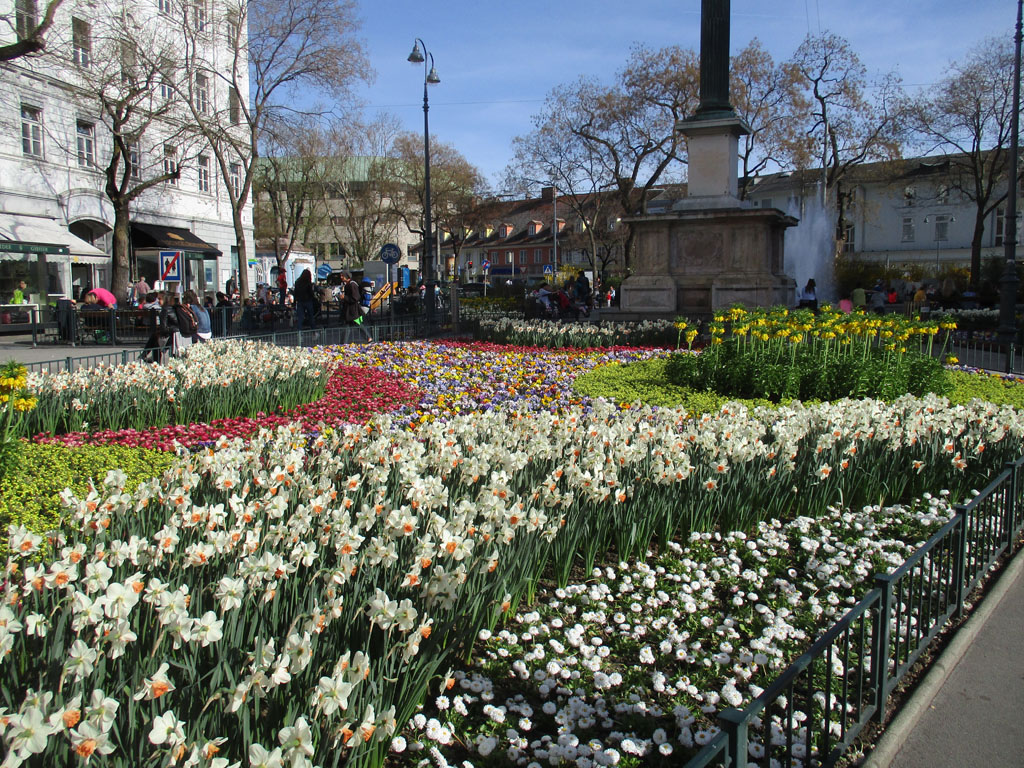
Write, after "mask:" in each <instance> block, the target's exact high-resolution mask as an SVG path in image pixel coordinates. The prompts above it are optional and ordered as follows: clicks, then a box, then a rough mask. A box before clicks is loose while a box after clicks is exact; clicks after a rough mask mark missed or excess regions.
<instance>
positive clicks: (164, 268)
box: [160, 251, 182, 283]
mask: <svg viewBox="0 0 1024 768" xmlns="http://www.w3.org/2000/svg"><path fill="white" fill-rule="evenodd" d="M181 261H182V259H181V251H160V279H161V280H163V281H165V282H171V283H180V282H181Z"/></svg>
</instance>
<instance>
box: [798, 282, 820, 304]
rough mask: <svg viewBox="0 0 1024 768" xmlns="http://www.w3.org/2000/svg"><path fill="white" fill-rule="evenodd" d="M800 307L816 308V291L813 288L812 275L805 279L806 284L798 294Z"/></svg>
mask: <svg viewBox="0 0 1024 768" xmlns="http://www.w3.org/2000/svg"><path fill="white" fill-rule="evenodd" d="M800 308H801V309H814V310H816V309H817V308H818V293H817V291H816V289H815V285H814V278H813V277H812V278H811V279H810V280H808V281H807V285H805V286H804V290H803V292H802V293H801V294H800Z"/></svg>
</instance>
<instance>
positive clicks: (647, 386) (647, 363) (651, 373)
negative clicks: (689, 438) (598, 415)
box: [573, 355, 771, 413]
mask: <svg viewBox="0 0 1024 768" xmlns="http://www.w3.org/2000/svg"><path fill="white" fill-rule="evenodd" d="M677 357H683V356H682V355H674V356H673V357H672V358H670V359H671V360H672V361H675V360H676V358H677ZM670 359H669V358H656V359H654V360H643V361H640V362H636V363H628V364H622V363H613V364H611V365H602V366H600V367H599V368H595V369H594V370H592V371H590V372H588V373H586V374H584V375H583V376H580V377H579V378H577V379H576V381H575V382H573V390H574V391H575V392H576V393H577V394H579V395H583V396H585V397H603V398H605V399H606V400H610V401H611V402H615V403H635V402H643V403H647V404H649V405H658V406H662V407H669V408H674V407H676V406H682V407H684V408H686V410H687V411H689V412H690V413H712V412H715V411H718V410H719V409H720V408H721V407H722V405H723V404H724V403H727V402H729V401H730V400H736V399H737V398H734V397H726V396H725V395H719V394H716V393H714V392H698V391H694V390H692V389H689V388H687V387H681V386H678V385H676V384H673V383H672V382H671V381H669V378H668V375H667V373H666V368H667V366H668V365H669V361H670ZM741 402H743V403H745V404H746V405H748V406H749V407H751V408H753V407H755V406H758V405H771V403H770V402H769V401H767V400H763V399H752V400H741Z"/></svg>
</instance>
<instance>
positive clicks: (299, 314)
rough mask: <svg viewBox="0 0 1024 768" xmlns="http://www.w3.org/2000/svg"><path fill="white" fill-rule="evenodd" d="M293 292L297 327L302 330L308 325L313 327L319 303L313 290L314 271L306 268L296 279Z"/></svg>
mask: <svg viewBox="0 0 1024 768" xmlns="http://www.w3.org/2000/svg"><path fill="white" fill-rule="evenodd" d="M292 293H293V295H294V297H295V315H296V321H295V327H296V328H298V329H299V330H300V331H301V330H302V329H303V328H306V327H307V326H308V327H309V328H313V327H314V325H315V324H316V321H315V316H316V304H317V300H316V293H314V291H313V273H312V272H310V271H309V270H308V269H304V270H303V271H302V274H301V275H299V279H298V280H296V281H295V288H294V290H293V291H292Z"/></svg>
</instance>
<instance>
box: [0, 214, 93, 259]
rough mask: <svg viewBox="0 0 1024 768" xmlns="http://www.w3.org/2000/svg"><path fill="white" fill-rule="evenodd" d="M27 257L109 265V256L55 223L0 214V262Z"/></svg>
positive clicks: (26, 216)
mask: <svg viewBox="0 0 1024 768" xmlns="http://www.w3.org/2000/svg"><path fill="white" fill-rule="evenodd" d="M26 253H30V254H46V256H47V261H50V262H57V261H70V262H72V263H74V264H109V263H110V256H108V255H107V254H106V253H104V252H103V251H101V250H100V249H99V248H97V247H96V246H95V245H92V244H91V243H87V242H86V241H85V240H83V239H82V238H80V237H76V236H75V235H73V234H71V233H70V232H69V231H68V230H66V229H65V228H64V227H62V226H61V225H60V224H59V223H58V222H57V220H56V219H50V218H45V217H42V216H28V215H24V214H17V213H0V259H19V260H20V259H21V257H22V254H26Z"/></svg>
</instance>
